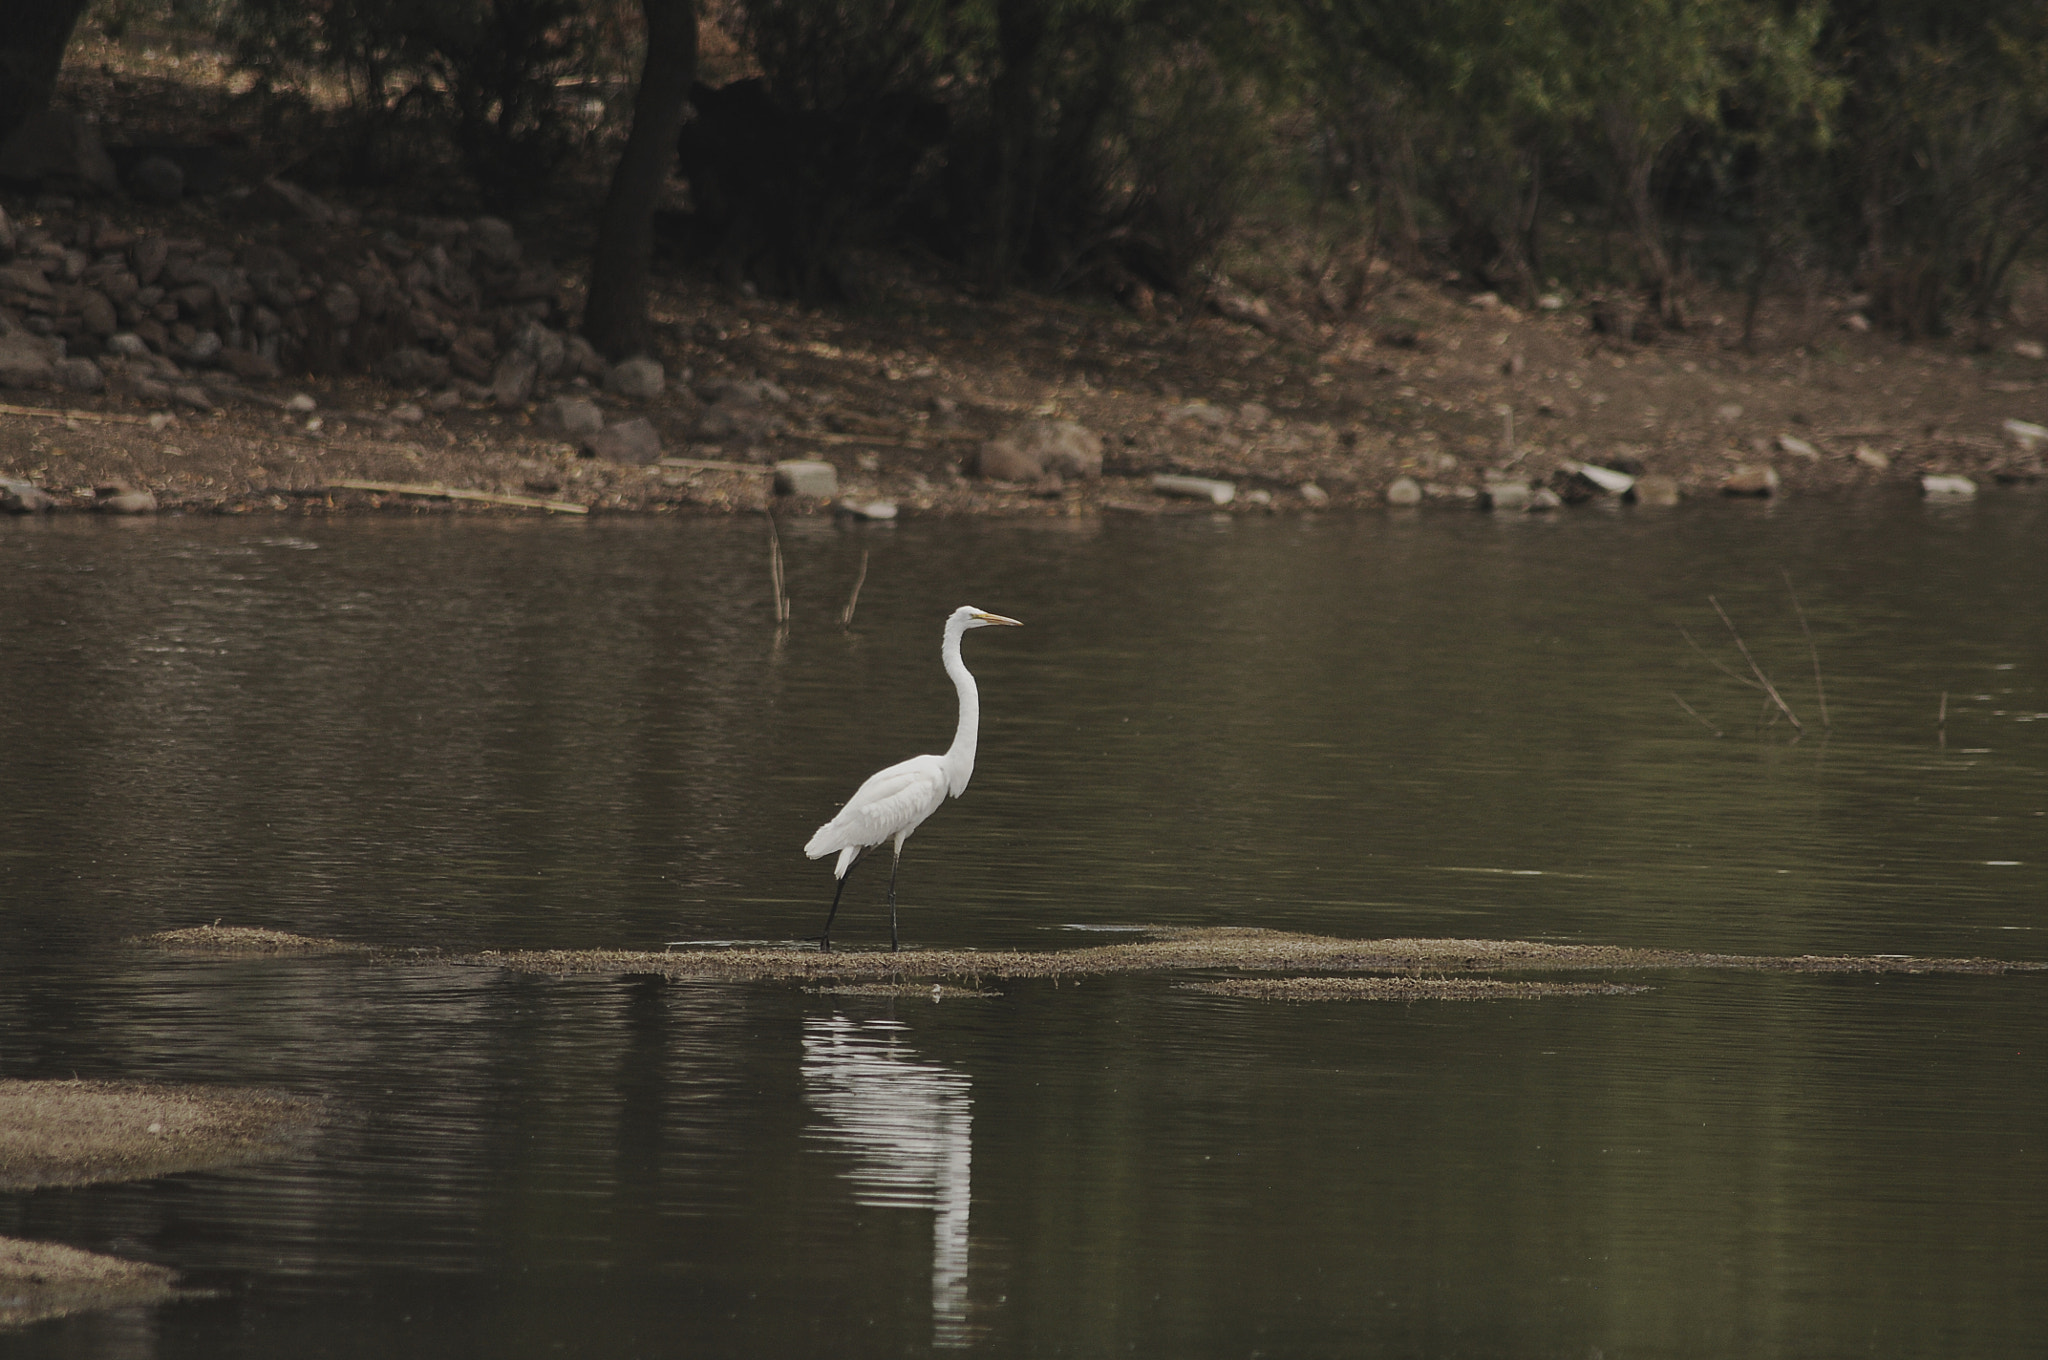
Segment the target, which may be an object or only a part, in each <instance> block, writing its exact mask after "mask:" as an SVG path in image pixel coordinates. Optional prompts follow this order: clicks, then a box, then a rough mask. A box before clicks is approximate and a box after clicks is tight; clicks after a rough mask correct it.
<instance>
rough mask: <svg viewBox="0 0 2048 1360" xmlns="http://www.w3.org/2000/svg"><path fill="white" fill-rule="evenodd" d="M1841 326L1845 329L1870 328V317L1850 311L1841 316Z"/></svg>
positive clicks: (1860, 329)
mask: <svg viewBox="0 0 2048 1360" xmlns="http://www.w3.org/2000/svg"><path fill="white" fill-rule="evenodd" d="M1842 326H1843V328H1844V329H1846V330H1852V331H1859V332H1860V331H1867V330H1869V329H1870V318H1869V317H1867V316H1865V315H1864V314H1863V313H1861V312H1851V313H1849V315H1847V316H1845V317H1843V318H1842Z"/></svg>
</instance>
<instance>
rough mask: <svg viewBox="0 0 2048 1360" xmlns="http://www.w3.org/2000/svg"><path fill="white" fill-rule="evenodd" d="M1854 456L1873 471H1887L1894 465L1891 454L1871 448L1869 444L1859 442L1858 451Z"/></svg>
mask: <svg viewBox="0 0 2048 1360" xmlns="http://www.w3.org/2000/svg"><path fill="white" fill-rule="evenodd" d="M1852 456H1853V457H1854V458H1855V459H1856V461H1857V462H1859V463H1861V464H1863V466H1865V467H1867V468H1869V469H1870V470H1871V471H1872V472H1884V471H1887V470H1888V469H1890V467H1891V465H1892V460H1891V458H1890V457H1889V456H1887V455H1885V454H1882V453H1879V452H1878V451H1877V450H1876V449H1873V448H1871V447H1870V446H1869V445H1867V444H1858V445H1857V446H1856V452H1855V454H1854V455H1852Z"/></svg>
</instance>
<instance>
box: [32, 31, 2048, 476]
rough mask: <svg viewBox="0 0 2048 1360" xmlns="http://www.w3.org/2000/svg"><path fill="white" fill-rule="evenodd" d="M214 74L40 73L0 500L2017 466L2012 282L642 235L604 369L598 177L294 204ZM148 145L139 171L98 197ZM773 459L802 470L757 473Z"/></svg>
mask: <svg viewBox="0 0 2048 1360" xmlns="http://www.w3.org/2000/svg"><path fill="white" fill-rule="evenodd" d="M152 63H154V64H152ZM166 63H168V64H166ZM159 67H161V69H159ZM231 74H232V73H231V72H230V71H229V70H228V68H227V67H226V66H225V65H224V64H223V63H222V62H221V60H220V59H219V58H218V56H217V55H216V56H214V57H201V56H196V55H195V56H190V57H185V58H170V57H165V56H163V55H162V54H151V53H138V52H136V51H133V50H129V49H126V48H122V47H120V46H119V45H110V44H105V43H98V44H88V45H87V46H85V47H81V48H80V49H79V51H78V53H77V54H76V55H75V56H74V59H73V60H72V61H71V62H70V63H69V64H67V66H66V68H65V71H64V74H63V76H62V80H61V83H60V91H59V98H58V101H57V103H58V106H59V107H60V108H61V109H65V110H80V111H89V115H88V116H86V117H83V118H80V119H78V120H76V121H75V122H72V123H68V124H66V126H69V127H71V128H72V129H73V131H74V132H75V133H76V134H77V136H78V137H80V138H83V139H86V140H92V139H102V140H104V141H105V142H106V144H107V147H108V148H109V150H110V151H112V152H113V153H115V160H114V161H107V162H106V164H105V168H104V169H105V174H106V175H108V176H112V174H113V173H114V167H115V162H118V163H119V164H122V165H125V166H127V169H126V170H125V171H123V173H124V174H125V175H126V176H127V178H126V180H124V181H122V184H123V186H124V191H123V192H117V193H88V194H85V195H84V196H77V195H76V194H75V193H72V192H70V191H68V190H67V191H65V192H47V191H45V192H28V191H19V192H14V193H11V194H4V195H0V482H4V483H5V485H0V506H6V507H8V508H13V509H16V510H29V509H51V510H79V509H97V510H102V511H108V512H114V513H229V514H242V513H252V512H268V513H286V514H329V513H337V512H353V511H363V510H384V511H390V512H397V513H408V514H415V513H437V512H460V513H476V512H481V511H491V510H498V511H504V510H510V511H513V512H516V513H529V514H532V513H537V514H546V513H557V514H589V513H634V514H678V515H726V514H732V513H747V512H760V511H764V510H771V509H772V510H773V511H774V512H775V513H777V514H783V515H823V514H830V513H835V512H836V513H841V514H847V513H852V514H861V515H875V516H888V515H902V516H917V515H936V516H970V515H1006V516H1045V515H1074V516H1089V515H1102V514H1167V513H1173V512H1175V511H1188V510H1196V511H1200V512H1203V513H1213V512H1215V511H1217V510H1219V509H1221V510H1226V511H1228V512H1230V513H1251V514H1258V513H1266V512H1269V511H1284V510H1289V509H1294V510H1306V509H1321V508H1325V507H1337V508H1344V507H1368V506H1379V505H1384V504H1388V503H1394V504H1415V505H1419V506H1422V507H1425V508H1428V507H1436V506H1440V507H1444V508H1452V509H1468V508H1474V507H1482V506H1488V505H1493V506H1496V507H1498V508H1534V509H1537V510H1548V509H1556V508H1558V507H1559V505H1560V504H1563V505H1566V506H1568V505H1570V504H1572V503H1575V502H1578V501H1580V500H1582V499H1589V498H1593V497H1596V496H1598V495H1601V494H1612V493H1611V492H1605V493H1603V492H1602V491H1601V489H1600V487H1599V485H1598V483H1599V482H1601V481H1606V482H1608V484H1609V485H1610V486H1614V485H1619V483H1617V482H1614V481H1613V480H1612V479H1605V478H1599V477H1595V478H1594V479H1593V480H1590V481H1589V480H1588V479H1587V478H1586V477H1584V476H1583V475H1581V474H1579V472H1578V471H1577V470H1578V469H1579V468H1580V467H1581V466H1582V465H1592V466H1593V467H1595V468H1604V469H1610V470H1613V471H1616V472H1619V473H1621V474H1624V475H1625V476H1626V477H1629V478H1635V479H1639V480H1638V481H1637V484H1636V490H1637V492H1638V493H1639V494H1640V495H1641V498H1642V499H1643V500H1645V501H1646V502H1650V503H1662V504H1671V503H1675V502H1676V501H1677V500H1679V499H1682V498H1686V497H1711V496H1718V495H1722V494H1776V495H1786V496H1810V495H1830V494H1837V493H1840V492H1843V491H1846V490H1850V489H1855V488H1861V487H1867V486H1871V485H1873V484H1886V483H1898V484H1900V485H1901V486H1904V487H1909V488H1913V489H1918V487H1919V486H1920V480H1921V479H1922V478H1923V477H1925V476H1928V475H1936V476H1958V477H1964V478H1967V479H1970V480H1971V481H1973V482H1975V483H1977V484H1978V485H1979V486H1984V487H1988V486H1991V485H1993V484H1995V483H1997V482H1999V481H2001V480H2008V481H2026V480H2033V479H2037V478H2039V477H2040V476H2042V475H2043V461H2042V455H2043V453H2044V452H2048V280H2041V279H2032V280H2028V281H2026V282H2024V283H2022V284H2021V285H2020V286H2019V288H2018V289H2017V291H2016V293H2015V296H2014V298H2013V305H2012V308H2011V310H2010V312H2009V314H2008V315H2006V316H2004V317H2001V318H1999V319H1998V320H1997V321H1996V322H1993V323H1986V324H1985V325H1984V326H1982V327H1979V328H1978V329H1976V330H1974V331H1973V332H1972V334H1971V335H1970V336H1969V337H1968V338H1965V337H1963V336H1961V335H1958V336H1954V337H1950V338H1947V339H1943V340H1935V341H1925V342H1918V343H1912V344H1907V343H1902V342H1900V341H1897V340H1895V339H1891V338H1888V337H1887V336H1885V335H1882V334H1879V333H1878V332H1876V331H1875V330H1874V329H1873V328H1872V327H1871V325H1870V323H1869V321H1868V319H1867V318H1866V316H1865V307H1866V306H1867V300H1866V299H1863V298H1860V297H1856V296H1853V295H1847V294H1843V295H1834V296H1831V295H1828V294H1827V293H1825V292H1824V291H1821V290H1819V289H1817V288H1815V287H1814V286H1812V285H1811V281H1805V282H1802V283H1801V285H1800V287H1799V288H1797V289H1796V290H1791V291H1788V292H1786V293H1784V294H1779V295H1774V296H1770V297H1766V298H1764V299H1763V300H1762V305H1761V307H1760V309H1759V310H1758V312H1757V315H1756V317H1755V324H1754V325H1753V326H1751V327H1749V328H1748V330H1747V333H1745V326H1744V324H1743V321H1744V314H1745V308H1746V306H1747V299H1746V298H1743V297H1739V296H1733V295H1727V294H1719V293H1715V292H1714V291H1712V290H1711V289H1707V288H1705V287H1696V288H1695V289H1694V291H1693V293H1692V294H1691V296H1690V297H1689V299H1688V315H1687V321H1686V324H1685V326H1684V328H1683V329H1676V330H1674V329H1671V328H1669V327H1668V326H1665V325H1661V324H1659V323H1658V321H1657V320H1656V318H1655V317H1654V316H1653V315H1651V314H1650V313H1648V312H1646V311H1645V309H1644V308H1643V307H1642V306H1641V305H1640V304H1639V303H1638V302H1637V301H1636V300H1634V299H1632V298H1630V297H1628V296H1627V295H1625V294H1622V293H1619V292H1608V293H1595V292H1585V291H1574V290H1572V289H1571V288H1570V287H1567V286H1564V285H1560V284H1558V283H1556V281H1553V282H1552V290H1551V291H1550V292H1547V293H1546V294H1544V295H1543V296H1542V297H1541V298H1539V299H1536V300H1534V303H1533V305H1532V306H1531V307H1530V308H1528V309H1527V310H1520V309H1517V308H1516V307H1513V306H1509V305H1506V304H1505V303H1503V302H1502V301H1501V300H1500V299H1499V298H1497V297H1496V296H1495V295H1493V294H1492V293H1487V292H1482V291H1478V290H1477V289H1475V288H1474V287H1473V286H1472V285H1471V284H1470V282H1469V281H1464V280H1459V279H1457V278H1455V277H1443V276H1435V275H1428V274H1418V273H1413V272H1404V271H1403V270H1401V269H1400V268H1397V267H1395V266H1394V265H1392V264H1390V263H1388V262H1387V261H1385V260H1380V259H1374V258H1371V257H1370V256H1369V255H1366V254H1363V253H1361V250H1362V248H1359V247H1356V243H1354V248H1353V249H1352V250H1351V252H1350V253H1349V254H1346V253H1345V252H1343V251H1339V252H1337V254H1336V255H1332V254H1331V253H1330V251H1329V249H1328V248H1327V247H1323V248H1312V246H1311V243H1307V242H1304V241H1302V240H1300V239H1296V238H1295V237H1294V236H1292V235H1290V234H1289V230H1288V229H1283V228H1278V227H1275V228H1272V229H1270V230H1267V229H1262V228H1260V227H1258V226H1256V225H1253V226H1248V227H1245V228H1242V229H1240V231H1239V232H1238V233H1237V235H1236V236H1235V237H1234V238H1233V241H1232V242H1231V244H1230V245H1229V247H1228V248H1227V249H1226V250H1225V252H1224V255H1223V267H1224V268H1227V270H1228V277H1225V276H1224V275H1223V274H1221V273H1218V274H1215V275H1213V276H1211V277H1210V278H1209V279H1208V281H1207V282H1206V283H1204V284H1203V285H1202V286H1201V288H1200V289H1199V290H1198V291H1197V290H1191V291H1189V292H1188V293H1187V294H1185V295H1182V296H1175V295H1172V294H1167V293H1159V292H1154V291H1152V290H1150V289H1148V288H1146V287H1144V286H1143V285H1141V284H1138V283H1136V282H1135V281H1133V282H1132V283H1131V284H1130V286H1129V287H1128V288H1127V289H1126V290H1125V293H1124V295H1123V296H1122V297H1121V299H1116V300H1113V299H1110V298H1107V297H1045V296H1040V295H1035V294H1031V293H1026V292H1021V291H1013V292H1010V293H1007V294H1004V295H1001V296H996V297H990V296H987V295H986V294H984V293H982V292H980V291H978V290H977V289H975V288H974V287H973V286H972V281H971V280H968V279H966V278H964V277H962V276H961V275H959V274H958V272H957V271H953V270H950V269H949V268H947V267H945V266H942V265H940V264H938V263H935V262H932V261H929V260H926V259H923V258H921V257H918V256H916V255H914V254H909V253H904V254H896V255H888V256H876V257H872V258H866V259H863V260H861V261H860V262H859V267H858V268H857V269H853V270H851V271H850V273H851V275H853V276H854V277H857V278H858V280H859V291H860V297H859V300H858V301H856V302H849V303H844V304H839V305H835V306H829V307H820V308H813V309H806V308H803V307H800V306H798V305H797V304H795V303H792V302H787V301H781V300H776V299H770V298H763V297H758V296H754V295H752V293H751V291H750V290H749V289H746V288H744V287H736V286H729V285H728V284H726V283H724V282H721V281H720V280H718V279H717V278H714V277H712V276H710V275H709V274H707V273H705V272H703V271H701V270H699V269H696V268H694V267H692V266H691V265H690V264H689V263H688V262H687V261H684V260H681V259H679V258H677V257H676V256H674V255H673V253H668V254H665V255H664V258H663V259H661V260H660V261H659V263H658V268H657V273H656V278H655V286H654V297H653V303H652V307H651V314H652V316H653V318H654V320H655V323H656V324H655V332H654V340H653V344H652V346H651V352H650V354H649V355H648V356H646V357H647V358H649V359H651V360H653V361H654V363H653V365H641V366H638V367H634V368H632V369H631V370H630V371H621V370H619V369H617V368H615V367H614V366H611V365H607V364H605V363H604V362H603V360H602V359H601V358H599V357H598V356H597V355H596V354H595V352H594V351H592V350H590V349H589V347H588V346H587V345H584V344H583V343H582V342H581V341H580V340H579V339H578V338H577V337H576V335H575V329H576V321H577V318H578V316H579V315H580V311H581V305H582V291H581V290H582V277H581V269H582V268H583V262H584V260H585V258H586V256H587V251H588V241H589V232H590V230H591V226H590V220H589V219H590V214H591V211H592V206H591V203H585V202H581V201H578V200H576V199H575V197H574V195H575V193H576V192H582V193H584V194H586V195H597V194H601V192H602V184H601V182H600V181H598V180H596V179H592V181H591V182H590V183H589V184H586V185H583V186H582V187H581V189H580V190H568V191H565V192H567V193H568V194H569V196H568V197H565V198H563V199H561V200H560V201H556V202H552V203H548V204H543V205H541V206H537V207H536V208H534V209H533V210H532V211H531V212H530V213H528V214H526V215H524V216H521V217H518V218H517V219H515V220H509V221H508V220H504V219H501V218H497V217H489V216H451V215H447V214H446V212H445V210H433V211H430V210H428V205H429V204H431V203H434V202H436V201H438V200H437V199H436V196H435V194H434V191H433V190H432V189H431V188H429V187H416V188H414V189H412V190H409V191H405V192H403V193H401V192H397V191H394V192H391V193H387V194H383V195H377V194H341V193H329V194H326V195H322V194H320V193H316V192H313V191H311V190H310V189H309V188H307V187H306V186H304V185H302V184H299V183H295V182H293V181H292V180H291V179H290V178H289V172H288V170H287V167H289V166H290V165H291V164H293V163H294V161H295V160H296V159H298V158H299V154H300V149H299V148H297V147H295V146H294V145H293V144H292V143H291V142H290V140H289V139H288V138H287V139H284V140H279V139H278V137H277V135H276V133H275V129H271V128H268V127H267V125H265V124H263V122H262V121H261V119H260V118H258V117H256V114H255V111H254V109H253V107H252V106H251V105H250V104H249V103H248V102H247V101H241V100H237V99H236V98H235V97H234V95H233V89H234V82H233V80H232V79H231ZM66 145H67V146H68V145H69V143H67V144H66ZM148 148H155V149H156V151H157V153H158V154H156V155H154V156H152V157H150V158H149V160H150V162H151V168H152V169H153V170H154V171H155V172H156V173H157V175H158V176H159V177H161V176H162V175H174V178H175V180H176V183H175V185H165V184H163V183H160V182H158V180H157V179H152V178H150V177H147V176H145V177H144V178H141V179H138V178H137V177H136V176H137V175H138V174H140V173H141V170H142V168H143V164H144V163H143V162H141V161H137V159H136V158H137V157H138V156H139V155H140V154H141V151H142V150H144V149H148ZM73 149H74V150H75V148H73ZM51 154H52V156H55V157H58V162H56V163H61V157H62V155H64V154H69V153H68V152H66V151H65V150H64V148H62V147H53V148H52V149H51ZM101 159H102V161H105V160H106V155H105V153H102V156H101ZM157 162H161V164H158V163H157ZM281 172H284V173H283V177H280V176H281ZM88 178H90V176H88V175H85V174H84V173H83V168H81V172H80V174H78V175H71V176H66V175H58V176H57V177H56V178H55V179H54V180H52V181H50V184H58V185H63V184H70V183H71V182H72V181H74V180H83V179H88ZM48 187H49V185H45V189H46V190H47V189H48ZM592 201H593V202H594V198H593V200H592ZM1575 243H1576V244H1575ZM1559 244H1560V247H1561V250H1562V251H1563V253H1564V254H1566V255H1569V254H1570V252H1571V250H1573V249H1591V248H1592V245H1591V238H1587V239H1586V240H1583V241H1582V240H1580V239H1579V238H1578V237H1576V236H1574V237H1569V238H1568V239H1564V240H1561V241H1560V243H1559ZM1034 422H1038V423H1039V428H1036V429H1031V428H1026V427H1029V426H1031V425H1032V424H1033V423H1034ZM1045 422H1058V423H1059V427H1058V430H1057V431H1056V432H1053V433H1050V434H1049V433H1048V431H1047V430H1046V429H1045V428H1044V423H1045ZM1074 427H1078V429H1076V428H1074ZM1048 441H1050V443H1048ZM1054 446H1056V447H1054ZM1020 448H1021V451H1022V456H1019V455H1020ZM791 461H802V462H805V463H809V464H811V465H813V466H811V467H810V468H809V469H807V470H805V471H802V472H798V473H794V474H793V473H790V472H787V471H786V472H785V473H783V474H782V475H781V476H778V475H777V472H776V464H778V463H788V462H791ZM820 465H822V466H820ZM1162 475H1165V476H1181V477H1196V478H1202V479H1207V480H1209V481H1213V482H1217V483H1224V484H1227V485H1228V487H1229V491H1228V492H1227V493H1226V492H1225V491H1224V490H1222V489H1221V488H1209V487H1202V486H1189V485H1180V486H1178V487H1177V488H1175V487H1174V486H1172V485H1169V486H1167V487H1166V488H1165V489H1162V487H1161V486H1160V484H1159V483H1158V482H1157V481H1156V479H1157V478H1159V477H1160V476H1162ZM778 486H780V488H781V489H780V491H778ZM1496 492H1498V494H1496ZM437 493H458V494H454V495H448V494H437ZM1226 494H1227V495H1228V500H1227V502H1224V503H1222V504H1219V501H1221V500H1222V498H1223V497H1224V496H1225V495H1226Z"/></svg>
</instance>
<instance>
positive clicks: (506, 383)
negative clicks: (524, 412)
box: [491, 349, 540, 410]
mask: <svg viewBox="0 0 2048 1360" xmlns="http://www.w3.org/2000/svg"><path fill="white" fill-rule="evenodd" d="M539 377H540V364H539V363H538V362H537V361H536V360H535V359H534V357H533V356H532V355H531V354H528V353H527V352H526V351H525V350H521V349H508V350H506V351H505V352H504V353H503V354H501V355H499V356H498V364H497V367H495V368H493V369H492V370H491V400H493V401H495V402H497V403H498V405H499V406H501V407H504V408H505V409H507V410H510V409H512V408H514V407H519V406H524V405H525V404H526V400H527V398H529V397H531V396H532V395H533V384H534V382H535V380H536V379H538V378H539Z"/></svg>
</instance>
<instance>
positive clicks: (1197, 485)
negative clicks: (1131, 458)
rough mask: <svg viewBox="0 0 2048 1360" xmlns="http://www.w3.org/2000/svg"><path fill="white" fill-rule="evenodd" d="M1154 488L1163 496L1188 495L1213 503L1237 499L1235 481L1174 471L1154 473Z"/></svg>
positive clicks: (1226, 503) (1229, 501)
mask: <svg viewBox="0 0 2048 1360" xmlns="http://www.w3.org/2000/svg"><path fill="white" fill-rule="evenodd" d="M1152 489H1153V490H1154V491H1157V492H1159V493H1160V494H1161V495H1163V496H1186V497H1188V498H1189V499H1190V500H1198V501H1200V500H1205V501H1208V502H1209V503H1210V504H1212V505H1228V504H1230V503H1231V502H1232V501H1233V500H1235V499H1237V486H1236V484H1235V483H1232V482H1219V481H1216V480H1215V479H1214V478H1210V477H1183V476H1181V475H1179V474H1178V473H1172V472H1155V473H1154V474H1152Z"/></svg>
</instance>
